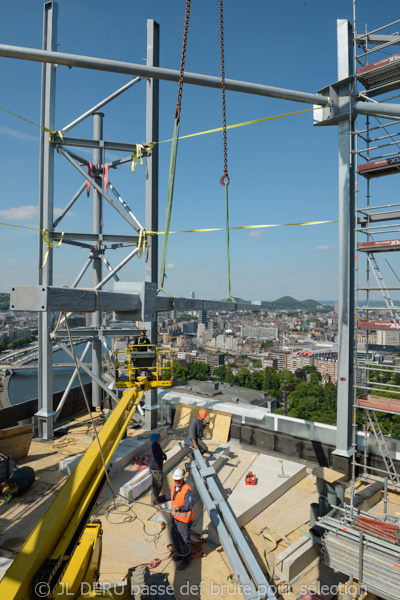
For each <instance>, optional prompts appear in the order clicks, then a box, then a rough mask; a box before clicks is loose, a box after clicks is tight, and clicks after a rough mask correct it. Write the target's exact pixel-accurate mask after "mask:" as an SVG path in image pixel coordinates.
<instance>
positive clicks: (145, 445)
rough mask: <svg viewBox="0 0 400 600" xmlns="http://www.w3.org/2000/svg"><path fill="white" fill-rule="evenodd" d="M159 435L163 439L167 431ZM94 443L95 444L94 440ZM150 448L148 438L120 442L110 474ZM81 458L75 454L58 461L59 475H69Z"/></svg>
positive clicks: (163, 430) (113, 458)
mask: <svg viewBox="0 0 400 600" xmlns="http://www.w3.org/2000/svg"><path fill="white" fill-rule="evenodd" d="M159 433H160V435H161V438H162V439H164V438H165V437H166V435H167V430H166V429H161V430H160V432H159ZM95 442H96V443H97V441H96V440H95ZM150 446H151V441H150V438H147V439H145V440H143V439H140V438H139V437H138V436H132V437H128V438H126V439H124V440H121V441H120V443H119V444H118V447H117V449H116V450H115V452H114V455H113V457H112V459H111V474H114V473H117V472H118V471H119V470H120V469H122V468H123V467H125V465H127V464H129V463H131V462H132V461H133V459H134V458H135V456H141V455H142V454H145V453H146V452H148V451H149V449H150ZM82 456H83V454H76V455H75V456H68V457H67V458H63V459H62V460H60V462H59V466H58V468H59V471H60V473H63V474H64V475H71V473H72V471H73V470H74V469H75V467H76V465H77V464H78V462H79V461H80V459H81V458H82Z"/></svg>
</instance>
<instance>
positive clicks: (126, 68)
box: [0, 44, 328, 106]
mask: <svg viewBox="0 0 400 600" xmlns="http://www.w3.org/2000/svg"><path fill="white" fill-rule="evenodd" d="M0 56H5V57H7V58H19V59H22V60H32V61H35V62H42V63H52V64H57V65H66V66H68V67H78V68H82V69H94V70H95V71H108V72H111V73H124V74H125V75H137V76H138V77H150V78H152V79H162V80H164V81H179V71H175V70H173V69H163V68H161V67H152V66H149V65H137V64H134V63H128V62H122V61H118V60H109V59H106V58H94V57H91V56H80V55H78V54H67V53H65V52H46V51H44V50H38V49H36V48H24V47H21V46H9V45H6V44H0ZM183 82H184V83H188V84H191V85H200V86H203V87H210V88H216V89H221V79H220V77H212V76H210V75H200V74H198V73H187V72H186V71H185V73H184V76H183ZM225 88H226V89H227V90H229V91H233V92H243V93H244V94H253V95H256V96H267V97H270V98H281V99H283V100H294V101H295V102H304V103H306V104H317V105H318V106H326V104H327V101H328V99H327V98H326V97H325V96H321V95H320V94H309V93H308V92H299V91H296V90H286V89H284V88H277V87H272V86H269V85H261V84H259V83H249V82H246V81H236V80H234V79H225Z"/></svg>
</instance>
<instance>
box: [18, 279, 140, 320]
mask: <svg viewBox="0 0 400 600" xmlns="http://www.w3.org/2000/svg"><path fill="white" fill-rule="evenodd" d="M10 308H11V310H22V311H27V312H39V313H43V312H47V311H52V312H59V311H60V312H66V311H72V312H95V311H96V310H108V311H111V310H119V311H132V310H137V309H139V308H140V297H139V295H138V294H124V293H116V292H103V291H95V290H85V289H80V288H56V287H51V286H36V285H19V286H14V287H13V288H11V293H10Z"/></svg>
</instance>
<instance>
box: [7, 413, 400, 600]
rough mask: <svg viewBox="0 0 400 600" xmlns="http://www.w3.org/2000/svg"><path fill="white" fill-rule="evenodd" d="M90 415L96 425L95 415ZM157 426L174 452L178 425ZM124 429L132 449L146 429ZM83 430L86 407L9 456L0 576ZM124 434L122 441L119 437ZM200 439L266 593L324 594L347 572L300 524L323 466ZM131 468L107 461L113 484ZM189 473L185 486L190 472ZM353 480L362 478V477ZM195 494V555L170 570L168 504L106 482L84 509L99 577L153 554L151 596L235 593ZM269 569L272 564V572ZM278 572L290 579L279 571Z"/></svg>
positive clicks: (85, 443) (119, 574) (82, 445)
mask: <svg viewBox="0 0 400 600" xmlns="http://www.w3.org/2000/svg"><path fill="white" fill-rule="evenodd" d="M93 416H94V418H95V419H97V424H98V425H100V423H101V422H100V421H99V419H98V415H97V414H94V415H93ZM160 431H162V435H163V436H164V439H163V441H162V447H163V450H164V451H165V452H167V455H168V456H169V455H170V452H171V453H172V454H173V453H174V448H175V447H176V445H177V444H182V443H184V435H179V434H178V433H177V432H176V431H174V430H172V429H166V428H160ZM128 435H129V438H128V442H129V440H131V442H129V443H131V444H132V446H131V448H139V450H138V452H140V448H142V446H143V444H144V445H145V444H146V443H148V439H149V435H150V434H149V433H148V432H145V431H143V430H141V429H130V430H128ZM93 436H94V431H93V428H92V425H91V422H90V419H89V416H88V415H87V414H86V415H85V414H81V415H80V416H77V417H76V418H74V420H73V421H69V422H68V433H67V434H65V435H63V436H61V437H59V438H58V439H56V440H55V441H52V442H44V441H42V440H40V441H39V440H37V439H34V440H33V441H32V443H31V446H30V450H29V454H28V455H27V456H26V457H25V458H24V459H22V460H20V461H19V463H18V464H19V466H25V465H28V466H31V467H32V468H33V469H34V471H35V477H36V478H35V482H34V484H33V485H32V487H31V488H30V489H29V490H28V491H27V492H25V493H24V494H23V495H21V496H20V497H16V498H14V499H13V500H12V501H11V502H10V503H9V504H7V505H3V506H2V507H0V517H1V520H2V528H1V532H0V547H1V558H0V577H1V576H2V575H3V574H4V572H5V570H6V569H7V567H8V565H9V564H10V563H11V561H12V560H13V558H14V557H15V556H16V554H17V553H18V552H19V550H20V549H21V548H22V546H23V544H24V542H25V540H26V539H27V537H28V536H29V534H30V533H31V531H32V530H33V528H34V526H35V525H36V524H37V522H38V521H39V520H40V519H41V517H42V516H43V514H44V513H45V511H46V509H47V508H48V506H49V505H50V503H51V501H52V499H53V498H54V497H55V495H56V494H57V492H58V491H59V490H60V488H61V486H62V485H63V483H64V482H65V481H66V479H67V475H64V474H62V473H61V472H60V470H59V464H60V461H64V462H65V459H68V460H71V458H72V457H74V456H75V455H77V454H79V453H81V452H84V451H85V450H86V449H87V448H88V447H89V445H90V443H91V442H92V439H93ZM128 442H127V441H125V443H126V444H128ZM208 443H209V448H210V450H212V451H215V450H216V449H217V448H219V450H218V451H217V460H218V457H219V456H220V454H218V452H220V451H221V447H222V449H223V453H224V454H227V455H228V459H227V460H226V461H225V462H224V463H222V464H221V465H220V466H219V467H217V466H216V462H213V461H215V460H216V458H215V455H214V456H213V455H210V457H209V464H211V465H212V464H214V465H215V469H216V470H217V475H218V478H219V481H220V482H221V485H222V486H223V489H224V490H225V492H224V494H225V495H226V497H227V499H228V502H229V503H230V506H231V508H232V510H233V512H234V513H235V518H236V521H237V523H238V524H239V526H240V527H241V528H242V533H243V534H244V536H245V539H247V543H248V545H249V548H250V550H251V552H252V554H253V555H254V557H255V558H256V561H257V563H258V565H259V566H260V568H261V569H262V572H263V573H264V574H265V576H266V578H268V579H269V581H270V584H271V585H272V590H274V591H275V593H276V596H277V597H279V598H282V599H283V600H296V599H297V598H299V596H300V595H301V593H303V592H304V591H305V590H306V588H309V587H311V588H313V589H316V590H324V589H325V590H328V593H326V594H321V597H322V598H324V600H325V599H330V598H333V597H334V595H332V594H331V593H329V590H332V589H334V588H333V587H332V586H336V585H338V584H339V583H340V582H344V581H346V580H347V576H343V575H341V574H338V573H335V572H334V571H333V570H332V569H330V568H329V567H327V566H325V565H324V564H323V563H321V562H320V561H319V550H320V546H319V544H316V543H315V542H313V538H312V533H313V532H311V534H310V529H311V525H312V524H313V523H312V522H311V523H310V516H311V515H312V512H310V507H312V506H314V507H315V505H316V503H317V502H318V498H319V495H320V494H319V492H318V490H317V486H316V477H315V473H317V474H318V475H321V473H322V471H323V469H320V470H319V471H318V470H317V471H316V470H315V465H313V464H311V463H307V462H306V461H294V460H293V459H290V460H287V459H286V458H285V457H282V456H281V457H278V456H276V455H272V454H268V453H265V452H262V451H261V450H259V449H257V450H256V451H255V449H254V448H251V449H249V447H244V446H243V445H241V444H240V442H239V441H238V440H237V439H229V440H228V441H227V442H226V443H225V444H222V446H221V443H220V442H218V441H215V442H214V441H211V442H208ZM145 447H146V446H145ZM187 451H189V450H187ZM144 454H145V453H144ZM206 458H207V455H206ZM124 460H125V459H124ZM190 460H193V456H190V455H189V454H186V455H185V456H183V457H181V459H180V460H179V461H178V462H176V463H175V464H174V465H173V467H171V468H169V469H168V471H167V472H166V473H165V479H166V481H165V482H164V488H163V491H164V492H165V491H167V490H168V489H170V486H171V481H172V480H171V474H172V470H173V468H176V466H181V467H182V468H185V465H187V463H188V461H190ZM141 468H143V467H142V465H141V464H140V461H139V462H138V460H135V459H132V456H130V460H129V461H128V462H127V464H125V466H124V467H123V468H121V469H120V470H118V471H116V472H114V470H113V471H112V474H111V482H112V485H113V488H114V490H116V491H118V490H121V488H122V486H124V485H126V484H127V482H128V481H130V480H131V479H132V478H133V477H134V476H136V475H138V473H139V471H140V469H141ZM249 471H253V472H254V474H255V475H256V477H257V484H256V485H255V486H246V487H245V483H244V479H245V476H246V474H247V473H248V472H249ZM325 471H326V474H325V476H326V477H327V478H328V479H329V477H332V473H333V474H335V472H334V471H332V470H330V469H327V470H325ZM334 479H335V477H334ZM337 479H340V480H341V481H342V482H343V476H342V475H341V474H336V480H337ZM189 483H190V484H191V485H192V486H193V487H194V485H193V481H192V480H191V475H190V474H189ZM358 485H359V486H361V487H362V486H363V485H364V484H362V483H360V484H358ZM194 489H195V487H194ZM195 499H196V504H195V520H194V524H193V528H192V529H193V530H194V531H195V532H196V533H198V534H202V535H204V536H205V537H207V535H208V536H209V538H208V541H207V542H206V543H204V544H202V545H201V551H202V553H204V555H203V556H200V557H197V558H195V559H193V561H192V562H191V564H190V566H189V567H188V568H187V569H186V570H185V571H184V572H180V571H177V569H176V564H177V563H174V562H173V561H172V560H171V559H170V558H169V556H170V552H169V548H168V545H169V544H170V543H171V541H170V536H169V528H168V527H167V528H166V529H165V530H162V526H161V522H163V521H166V520H168V511H159V510H157V509H155V508H154V507H153V506H152V505H151V502H150V491H149V490H148V489H145V490H144V491H143V493H141V495H140V496H139V497H137V498H136V499H135V500H134V501H133V502H127V501H126V500H123V499H122V498H121V497H117V499H116V500H114V499H113V492H112V490H111V489H110V488H109V486H107V485H106V487H105V488H104V490H103V493H102V495H101V497H100V500H99V503H98V505H97V507H96V509H95V511H94V513H93V515H92V518H95V519H96V518H97V519H101V523H102V529H103V551H102V558H101V564H100V577H99V581H100V582H103V584H109V585H111V584H115V583H118V582H122V581H123V580H124V578H125V577H126V574H127V571H128V569H130V568H132V567H135V566H137V565H139V564H143V563H145V564H148V563H151V562H152V561H154V559H156V558H158V559H160V562H159V564H157V565H156V566H154V568H151V570H150V573H151V581H152V584H153V585H158V589H157V593H158V595H157V596H154V598H157V599H160V600H161V598H169V599H171V598H173V597H174V598H176V600H181V599H182V600H183V599H187V598H194V599H197V598H200V597H201V598H202V600H208V599H210V600H211V598H215V596H219V597H220V598H228V597H238V598H240V597H244V596H243V595H242V594H241V592H240V590H239V587H238V584H237V582H236V581H235V579H234V578H233V577H232V567H231V565H230V563H229V560H228V557H227V555H226V553H225V551H224V550H223V548H222V547H221V546H220V545H219V542H218V539H215V532H214V533H213V531H212V529H210V527H209V523H210V518H209V516H208V514H207V512H206V511H205V509H204V506H203V502H202V500H201V499H200V497H199V496H198V494H197V493H196V494H195ZM399 505H400V497H399V496H397V495H395V494H389V506H388V508H389V512H390V510H391V511H392V512H393V514H395V513H396V511H398V510H400V509H399V508H398V507H399ZM372 510H373V512H374V513H376V514H379V513H380V514H382V512H383V501H382V499H381V497H380V496H379V498H378V499H377V503H376V504H375V505H374V506H373V508H372ZM196 539H197V538H196ZM210 540H211V541H212V542H213V543H210ZM305 544H308V546H309V549H308V550H307V551H306V550H305V551H304V556H303V562H301V561H300V563H296V561H293V562H290V561H289V559H288V557H290V555H291V553H292V552H294V551H295V550H296V548H297V551H298V549H299V548H306V546H305ZM289 547H290V550H288V548H289ZM310 548H311V550H310ZM156 562H157V561H156ZM271 573H274V578H273V579H271ZM288 574H289V577H290V581H287V580H286V575H288ZM166 584H170V585H171V586H172V587H173V590H174V596H171V595H170V594H169V595H168V594H167V595H165V594H163V593H162V592H163V589H164V590H165V586H166ZM188 586H189V587H188ZM323 586H327V587H326V588H324V587H323ZM278 591H279V593H278ZM279 594H280V595H279Z"/></svg>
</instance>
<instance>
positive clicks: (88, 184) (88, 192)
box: [86, 162, 93, 197]
mask: <svg viewBox="0 0 400 600" xmlns="http://www.w3.org/2000/svg"><path fill="white" fill-rule="evenodd" d="M92 167H93V165H92V163H91V162H90V163H89V165H88V175H89V177H91V176H92ZM86 193H87V195H88V197H89V195H90V181H88V182H87V184H86Z"/></svg>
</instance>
